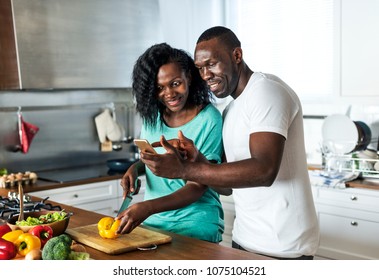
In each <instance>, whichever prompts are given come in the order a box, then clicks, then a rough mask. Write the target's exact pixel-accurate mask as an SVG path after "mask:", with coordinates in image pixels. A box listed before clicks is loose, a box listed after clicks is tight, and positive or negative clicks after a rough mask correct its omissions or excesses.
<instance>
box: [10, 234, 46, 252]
mask: <svg viewBox="0 0 379 280" xmlns="http://www.w3.org/2000/svg"><path fill="white" fill-rule="evenodd" d="M14 245H15V246H16V249H17V253H18V254H20V255H21V256H26V254H27V253H29V252H30V251H32V250H34V249H38V250H40V249H41V240H40V239H39V238H38V237H37V236H34V235H33V234H31V233H23V234H21V235H20V236H19V237H18V238H17V240H16V241H15V242H14Z"/></svg>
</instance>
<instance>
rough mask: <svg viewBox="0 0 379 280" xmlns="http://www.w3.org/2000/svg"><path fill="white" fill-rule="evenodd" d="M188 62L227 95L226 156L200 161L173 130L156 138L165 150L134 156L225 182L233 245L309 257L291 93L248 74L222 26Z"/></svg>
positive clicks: (312, 238) (307, 206)
mask: <svg viewBox="0 0 379 280" xmlns="http://www.w3.org/2000/svg"><path fill="white" fill-rule="evenodd" d="M195 64H196V66H197V67H198V69H199V71H200V74H201V77H202V78H203V79H204V80H205V81H207V83H208V86H209V88H210V90H211V91H212V93H213V94H215V96H216V97H218V98H224V97H227V96H231V97H233V100H232V101H231V102H230V103H229V105H228V106H227V107H226V109H225V110H224V125H223V141H224V149H225V156H226V161H227V162H225V163H222V164H213V163H210V162H208V161H206V160H205V158H204V157H203V156H202V155H201V154H200V153H199V152H198V150H197V149H196V147H195V146H194V145H193V143H192V141H191V140H189V139H187V138H185V136H184V135H183V134H181V133H179V140H171V141H170V143H171V144H174V145H171V144H169V143H168V142H167V141H166V140H165V139H164V137H162V140H161V145H162V146H164V147H165V148H166V150H167V153H166V154H164V155H149V154H145V153H142V155H141V157H142V160H143V161H144V162H145V163H146V164H147V165H148V166H149V167H150V169H151V170H152V171H153V172H154V173H155V174H157V175H159V176H163V177H168V178H182V179H185V180H192V181H196V182H199V183H202V184H205V185H208V186H212V187H217V188H219V189H224V190H225V189H228V188H232V189H233V198H234V202H235V209H236V218H235V221H234V227H233V247H235V248H239V249H242V250H247V251H251V252H255V253H258V254H263V255H267V256H270V257H273V258H278V259H313V256H314V255H315V253H316V250H317V248H318V244H319V226H318V220H317V216H316V211H315V207H314V203H313V198H312V191H311V186H310V181H309V176H308V170H307V162H306V154H305V147H304V132H303V115H302V108H301V104H300V101H299V99H298V97H297V95H296V93H295V92H294V91H293V90H292V89H291V88H290V87H289V86H288V85H287V84H285V83H284V82H283V81H282V80H280V79H279V78H278V77H276V76H274V75H270V74H264V73H259V72H253V71H252V70H251V69H250V68H249V67H248V65H247V64H246V63H245V62H244V60H243V56H242V49H241V44H240V42H239V40H238V38H237V37H236V35H235V34H234V33H233V32H232V31H231V30H229V29H227V28H225V27H213V28H210V29H208V30H206V31H205V32H204V33H203V34H202V35H201V36H200V37H199V39H198V41H197V44H196V49H195ZM174 146H175V147H176V148H178V149H181V150H182V152H181V153H179V151H178V150H176V149H175V148H174ZM183 151H185V152H186V153H187V155H186V159H184V157H183Z"/></svg>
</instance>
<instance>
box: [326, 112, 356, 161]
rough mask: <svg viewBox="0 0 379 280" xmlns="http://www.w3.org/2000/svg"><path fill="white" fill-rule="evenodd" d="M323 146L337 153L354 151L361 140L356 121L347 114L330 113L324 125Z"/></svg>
mask: <svg viewBox="0 0 379 280" xmlns="http://www.w3.org/2000/svg"><path fill="white" fill-rule="evenodd" d="M322 139H323V146H325V148H326V149H328V150H329V152H332V153H335V154H348V153H350V152H352V151H353V150H354V148H355V146H356V145H357V142H358V140H359V133H358V129H357V126H356V125H355V123H354V122H353V121H352V120H351V119H350V118H349V117H347V116H345V115H339V114H335V115H330V116H328V117H327V118H325V120H324V123H323V125H322Z"/></svg>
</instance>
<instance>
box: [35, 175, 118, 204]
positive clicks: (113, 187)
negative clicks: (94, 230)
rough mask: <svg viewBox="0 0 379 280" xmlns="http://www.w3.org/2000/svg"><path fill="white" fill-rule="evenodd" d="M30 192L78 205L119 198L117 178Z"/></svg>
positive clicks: (59, 201) (56, 200)
mask: <svg viewBox="0 0 379 280" xmlns="http://www.w3.org/2000/svg"><path fill="white" fill-rule="evenodd" d="M30 194H31V195H34V196H39V197H42V198H45V197H49V199H50V200H53V201H55V202H58V203H63V204H67V205H72V206H77V205H82V204H85V203H92V202H97V201H107V200H111V199H115V198H117V180H113V181H104V182H98V183H93V184H85V185H79V186H73V187H63V188H58V189H53V190H46V191H40V192H31V193H30ZM116 206H117V205H116Z"/></svg>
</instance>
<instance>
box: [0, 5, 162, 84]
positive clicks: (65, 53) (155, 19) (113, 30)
mask: <svg viewBox="0 0 379 280" xmlns="http://www.w3.org/2000/svg"><path fill="white" fill-rule="evenodd" d="M10 5H12V6H13V7H12V8H13V13H12V12H11V11H12V9H9V6H10ZM0 6H1V10H0V13H1V14H0V20H1V23H3V21H6V20H8V21H7V25H5V26H4V25H3V24H1V30H0V34H1V41H0V42H1V47H2V48H3V46H4V48H6V49H7V51H6V52H5V53H6V54H7V53H9V54H7V55H6V54H4V55H3V54H1V57H0V59H1V61H0V62H1V64H2V65H3V62H4V61H6V63H5V65H10V66H9V67H8V66H6V69H3V68H0V75H1V76H0V82H1V89H14V88H21V89H70V88H71V89H80V88H82V89H83V88H125V87H130V86H131V73H132V70H133V65H134V62H135V61H136V59H137V58H138V56H139V55H140V54H141V53H142V52H143V51H144V50H145V49H146V48H148V47H150V46H151V45H152V44H155V43H157V42H160V41H161V40H162V32H161V28H160V24H159V22H160V20H159V12H157V11H159V1H158V0H142V1H141V0H139V1H133V0H112V1H108V0H65V1H59V0H51V1H45V0H2V1H1V4H0ZM12 21H13V22H14V25H13V26H12V24H11V22H12ZM12 28H13V30H12ZM13 31H14V33H13ZM3 34H7V35H8V36H7V37H6V38H3ZM12 37H13V38H12ZM12 41H13V43H12ZM15 46H17V48H15ZM15 49H17V57H15V55H14V54H15ZM2 52H3V51H2ZM12 54H13V55H12ZM5 55H6V57H4V56H5ZM15 63H16V65H17V63H18V67H19V68H18V73H19V76H20V78H19V79H18V77H17V76H16V75H15V74H17V73H15V74H14V76H15V77H16V78H17V79H18V81H19V82H18V83H15V82H13V81H11V78H13V77H9V76H10V75H8V71H13V72H14V70H12V69H13V68H11V66H14V65H15ZM0 67H3V66H0Z"/></svg>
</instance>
